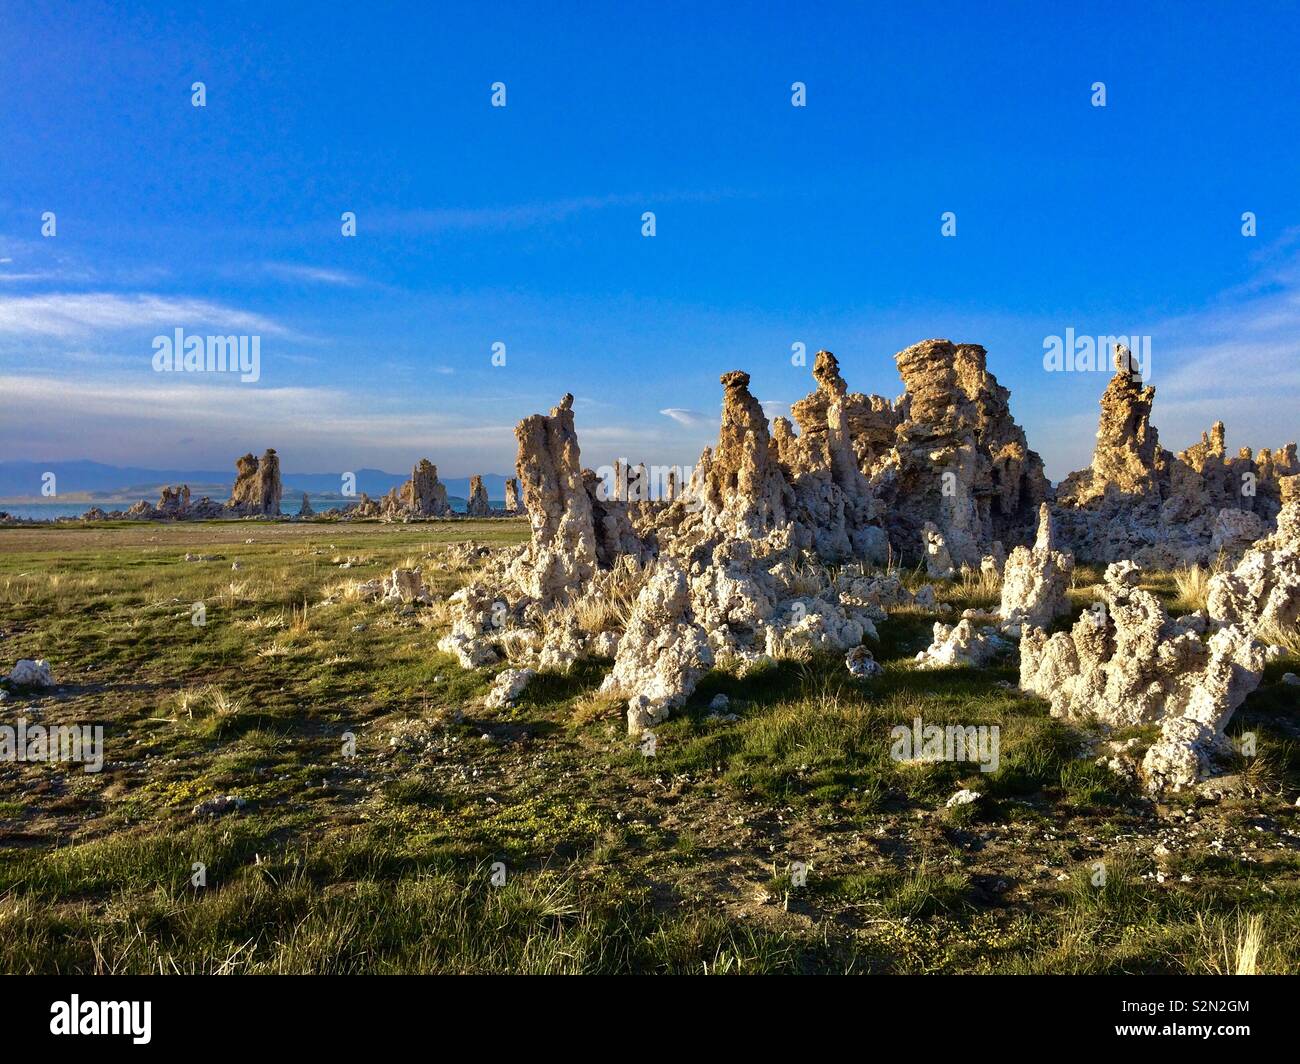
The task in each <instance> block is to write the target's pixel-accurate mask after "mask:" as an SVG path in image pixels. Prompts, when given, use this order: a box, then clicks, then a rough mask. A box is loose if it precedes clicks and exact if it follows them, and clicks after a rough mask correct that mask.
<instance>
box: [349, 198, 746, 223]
mask: <svg viewBox="0 0 1300 1064" xmlns="http://www.w3.org/2000/svg"><path fill="white" fill-rule="evenodd" d="M734 195H736V193H734V192H732V191H720V192H666V193H654V194H650V193H644V194H643V193H618V194H611V195H607V196H574V197H571V198H569V199H559V200H549V201H545V202H541V203H525V204H516V205H512V206H506V207H441V208H417V209H411V210H400V211H396V210H381V211H376V212H375V214H374V215H373V217H372V218H371V219H370V221H369V223H368V224H370V225H371V226H373V227H374V228H375V229H376V230H383V231H389V232H411V233H453V232H478V231H483V230H488V231H491V230H509V229H528V228H532V227H535V226H542V225H554V224H556V223H558V222H563V221H566V220H568V219H569V218H572V217H574V216H576V215H580V214H588V213H591V212H593V211H601V210H608V209H610V208H614V207H631V208H636V209H638V210H648V209H653V208H654V207H655V205H657V204H663V203H704V202H713V201H716V200H721V199H728V198H731V197H733V196H734Z"/></svg>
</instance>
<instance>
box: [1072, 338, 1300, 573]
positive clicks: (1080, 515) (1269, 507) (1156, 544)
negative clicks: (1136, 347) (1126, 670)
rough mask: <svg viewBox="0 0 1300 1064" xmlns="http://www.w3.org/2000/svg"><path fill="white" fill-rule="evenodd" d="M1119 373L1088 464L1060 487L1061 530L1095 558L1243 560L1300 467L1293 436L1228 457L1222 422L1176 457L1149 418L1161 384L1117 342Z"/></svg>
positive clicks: (1168, 562) (1160, 562)
mask: <svg viewBox="0 0 1300 1064" xmlns="http://www.w3.org/2000/svg"><path fill="white" fill-rule="evenodd" d="M1114 365H1115V369H1116V372H1115V376H1114V377H1113V378H1112V379H1111V382H1110V384H1109V385H1108V386H1107V388H1106V391H1105V393H1104V394H1103V395H1102V398H1101V419H1100V423H1099V425H1098V429H1097V445H1096V449H1095V451H1094V452H1093V459H1092V464H1091V466H1090V467H1089V468H1088V469H1085V470H1081V471H1080V472H1077V473H1071V474H1070V475H1069V476H1068V477H1066V478H1065V480H1063V481H1062V482H1061V483H1060V485H1059V486H1058V487H1057V490H1056V500H1055V513H1056V517H1057V519H1058V522H1059V524H1060V531H1061V536H1062V539H1063V541H1064V542H1066V543H1067V544H1069V546H1070V548H1071V549H1072V550H1073V552H1074V554H1075V556H1076V557H1078V558H1080V559H1082V560H1084V561H1088V562H1113V561H1120V560H1123V559H1131V560H1133V561H1136V562H1137V563H1139V564H1141V565H1145V566H1148V567H1153V568H1164V569H1169V568H1174V567H1175V566H1178V565H1181V564H1210V563H1213V562H1214V561H1215V560H1216V559H1218V557H1219V556H1220V554H1223V555H1226V556H1227V557H1228V558H1229V559H1230V560H1234V561H1235V560H1236V558H1238V557H1239V556H1240V554H1241V552H1242V551H1244V550H1245V548H1246V547H1248V546H1249V543H1250V537H1251V534H1252V533H1255V534H1256V535H1258V534H1259V533H1261V532H1262V531H1263V530H1264V527H1265V525H1270V524H1271V523H1272V522H1273V520H1274V519H1275V518H1276V516H1277V514H1278V511H1279V510H1280V508H1281V505H1282V501H1283V500H1282V495H1281V492H1282V482H1283V480H1284V479H1285V478H1287V477H1288V476H1291V475H1294V474H1297V473H1300V463H1297V460H1296V448H1295V444H1288V445H1287V446H1286V447H1283V448H1280V449H1279V450H1278V451H1276V452H1273V451H1269V450H1268V449H1263V450H1261V451H1260V452H1259V457H1258V460H1256V459H1255V458H1254V457H1252V453H1251V450H1250V448H1248V447H1243V448H1242V449H1241V450H1240V451H1239V452H1238V454H1237V455H1236V457H1228V455H1227V452H1226V447H1225V435H1226V433H1225V430H1224V427H1223V423H1222V422H1221V421H1220V422H1215V424H1214V426H1213V427H1212V428H1211V430H1210V432H1208V433H1205V434H1203V435H1202V437H1201V442H1200V443H1199V444H1196V445H1194V446H1192V447H1189V448H1187V450H1185V451H1183V452H1182V453H1181V454H1178V455H1174V454H1171V453H1170V452H1169V451H1167V450H1165V449H1164V448H1163V447H1161V446H1160V439H1159V434H1158V432H1157V431H1156V428H1155V426H1154V425H1153V424H1152V423H1151V411H1152V407H1153V404H1154V402H1155V394H1156V390H1155V388H1154V387H1151V386H1144V385H1143V383H1142V380H1141V378H1140V377H1139V376H1138V374H1137V372H1136V363H1135V361H1134V360H1133V358H1132V356H1131V355H1130V353H1129V351H1128V349H1127V348H1125V347H1123V346H1121V345H1118V344H1117V345H1116V347H1115V356H1114Z"/></svg>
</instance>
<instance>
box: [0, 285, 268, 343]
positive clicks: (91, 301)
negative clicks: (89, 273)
mask: <svg viewBox="0 0 1300 1064" xmlns="http://www.w3.org/2000/svg"><path fill="white" fill-rule="evenodd" d="M197 325H216V326H219V327H220V328H221V329H222V330H223V331H225V332H232V333H258V334H266V335H272V336H275V335H279V336H286V335H289V330H287V329H285V328H284V327H282V326H281V325H279V324H278V323H276V322H274V321H272V320H271V319H270V318H267V317H265V316H263V315H261V314H255V313H251V312H249V311H245V310H239V309H237V308H234V307H227V306H223V305H221V304H220V303H214V302H211V301H209V300H204V299H192V298H188V297H169V296H158V295H148V294H134V295H123V294H119V293H114V292H76V293H74V292H52V293H45V294H41V295H31V296H0V333H3V334H9V335H14V336H45V337H55V338H59V339H65V340H68V339H75V338H81V337H86V336H90V335H94V334H96V333H104V332H113V331H122V330H126V329H136V328H145V327H152V328H168V329H171V328H176V327H183V328H191V327H193V326H197Z"/></svg>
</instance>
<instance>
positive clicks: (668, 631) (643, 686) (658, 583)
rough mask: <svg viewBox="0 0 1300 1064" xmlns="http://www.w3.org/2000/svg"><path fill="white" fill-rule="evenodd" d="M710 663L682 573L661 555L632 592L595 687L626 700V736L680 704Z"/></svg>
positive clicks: (705, 636) (641, 728) (705, 635)
mask: <svg viewBox="0 0 1300 1064" xmlns="http://www.w3.org/2000/svg"><path fill="white" fill-rule="evenodd" d="M712 664H713V652H712V650H711V649H710V648H709V639H708V636H707V634H706V633H705V631H704V629H703V628H702V627H700V625H699V624H697V623H696V622H695V619H694V616H693V614H692V612H691V597H690V587H689V585H688V584H687V581H686V574H685V573H684V572H682V570H681V569H680V568H679V567H678V566H676V565H675V564H674V563H673V562H671V561H669V560H667V559H661V560H660V561H659V562H658V563H657V564H656V566H655V567H654V571H653V575H652V576H651V577H650V579H649V581H648V582H647V583H646V585H645V587H644V588H642V589H641V593H640V594H639V595H638V596H637V599H636V604H635V606H634V607H633V609H632V616H631V617H630V618H629V620H628V623H627V630H626V631H625V632H624V633H623V638H622V639H620V640H619V642H618V650H617V652H616V654H615V657H614V668H613V670H612V671H611V672H610V674H609V675H608V676H607V677H606V678H605V681H604V683H603V684H602V685H601V690H602V691H604V692H607V693H614V694H618V695H622V696H624V697H626V698H627V699H628V709H627V730H628V734H629V735H639V734H640V733H641V732H642V731H644V730H645V729H646V728H648V727H649V726H650V725H652V724H656V723H658V722H659V721H660V720H663V719H664V717H666V716H667V715H668V713H669V712H670V711H671V710H672V709H674V708H676V707H677V706H680V705H681V704H682V703H684V702H685V701H686V699H687V698H689V697H690V695H691V693H692V692H693V691H694V690H695V685H696V683H697V682H698V681H699V678H700V677H701V676H702V675H703V674H704V672H705V671H706V670H707V669H708V668H709V667H710V666H711V665H712Z"/></svg>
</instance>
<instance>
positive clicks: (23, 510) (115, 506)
mask: <svg viewBox="0 0 1300 1064" xmlns="http://www.w3.org/2000/svg"><path fill="white" fill-rule="evenodd" d="M139 501H140V500H139V499H116V500H114V501H111V502H13V503H9V502H0V513H7V514H9V515H11V516H13V517H24V518H31V519H34V520H37V521H53V520H54V519H55V518H58V517H80V516H81V515H82V514H84V513H85V512H86V511H87V510H89V509H90V508H91V507H92V506H98V507H99V508H100V509H101V510H105V511H110V510H128V509H130V508H131V506H133V505H134V504H135V503H137V502H139ZM150 501H151V502H154V501H156V500H152V499H151V500H150ZM301 502H302V499H301V498H299V499H298V500H297V501H296V502H293V503H292V504H291V503H290V501H289V500H288V499H285V500H284V501H283V502H282V503H281V504H280V508H281V510H283V511H284V513H285V514H286V515H292V514H296V513H297V512H298V506H299V504H301ZM339 505H341V504H340V503H339V502H338V501H337V500H334V501H330V500H321V501H320V502H319V503H318V502H316V500H314V499H313V500H312V507H313V508H314V509H316V510H318V511H320V510H328V509H331V508H332V507H335V506H339ZM492 507H493V509H496V510H504V509H505V508H506V504H505V500H504V499H493V500H492ZM451 508H452V509H453V510H454V511H455V512H456V513H458V514H463V513H464V512H465V503H464V502H462V501H461V500H459V499H454V500H452V504H451Z"/></svg>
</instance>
